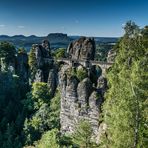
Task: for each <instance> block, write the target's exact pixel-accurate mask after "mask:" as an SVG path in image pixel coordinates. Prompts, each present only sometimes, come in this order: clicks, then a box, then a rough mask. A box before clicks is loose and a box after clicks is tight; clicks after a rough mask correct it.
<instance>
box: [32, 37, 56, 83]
mask: <svg viewBox="0 0 148 148" xmlns="http://www.w3.org/2000/svg"><path fill="white" fill-rule="evenodd" d="M32 49H33V51H34V52H35V60H36V69H37V70H36V74H35V79H34V82H47V81H48V75H49V71H50V69H52V68H53V64H54V63H53V58H52V57H51V55H50V43H49V42H48V41H47V40H44V41H43V42H42V44H41V45H39V44H34V45H32Z"/></svg>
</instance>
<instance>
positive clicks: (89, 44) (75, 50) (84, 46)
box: [67, 37, 95, 60]
mask: <svg viewBox="0 0 148 148" xmlns="http://www.w3.org/2000/svg"><path fill="white" fill-rule="evenodd" d="M67 52H68V54H69V57H70V58H72V59H81V60H84V59H87V60H94V56H95V41H94V39H91V38H86V37H81V38H80V39H78V40H76V41H74V42H72V43H71V44H70V45H69V47H68V49H67Z"/></svg>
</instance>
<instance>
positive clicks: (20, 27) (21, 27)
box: [17, 25, 25, 29]
mask: <svg viewBox="0 0 148 148" xmlns="http://www.w3.org/2000/svg"><path fill="white" fill-rule="evenodd" d="M17 27H18V28H19V29H23V28H25V26H22V25H20V26H17Z"/></svg>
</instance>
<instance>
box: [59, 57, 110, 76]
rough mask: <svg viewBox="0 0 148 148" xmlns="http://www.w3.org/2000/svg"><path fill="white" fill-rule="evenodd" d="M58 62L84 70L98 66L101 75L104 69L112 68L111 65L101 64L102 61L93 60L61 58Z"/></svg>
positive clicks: (107, 63)
mask: <svg viewBox="0 0 148 148" xmlns="http://www.w3.org/2000/svg"><path fill="white" fill-rule="evenodd" d="M57 61H58V62H63V63H66V64H68V65H71V66H72V67H75V65H76V64H80V65H82V66H84V67H86V68H88V69H89V68H91V67H92V66H99V67H100V68H101V70H102V75H104V74H105V72H106V69H108V68H109V67H111V66H112V64H113V63H109V62H103V61H93V60H80V59H68V58H61V59H58V60H57Z"/></svg>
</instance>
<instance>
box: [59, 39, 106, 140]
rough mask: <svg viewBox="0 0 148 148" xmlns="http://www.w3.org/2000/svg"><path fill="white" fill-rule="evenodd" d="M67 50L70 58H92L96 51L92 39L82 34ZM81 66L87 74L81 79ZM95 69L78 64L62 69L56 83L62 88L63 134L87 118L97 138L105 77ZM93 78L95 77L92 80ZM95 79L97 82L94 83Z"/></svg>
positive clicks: (61, 120)
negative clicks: (79, 75)
mask: <svg viewBox="0 0 148 148" xmlns="http://www.w3.org/2000/svg"><path fill="white" fill-rule="evenodd" d="M67 51H68V54H69V56H70V57H71V58H72V59H80V60H81V59H87V60H93V59H94V54H95V43H94V40H92V39H90V38H85V37H83V38H80V39H79V40H78V41H75V42H73V43H71V44H70V45H69V47H68V50H67ZM82 68H83V70H85V71H86V72H87V73H89V74H87V75H86V76H85V77H84V78H83V79H82V80H80V79H79V77H78V75H77V71H79V70H80V69H82ZM95 71H96V69H95V67H92V69H89V70H88V69H87V68H86V67H85V66H82V65H80V64H77V65H76V66H75V67H71V66H70V65H66V64H65V65H64V66H63V67H62V68H61V70H60V72H59V85H60V90H61V112H60V123H61V132H62V133H73V132H74V130H75V125H76V124H77V123H78V122H79V121H81V120H85V119H86V120H88V121H89V122H90V123H91V125H92V129H93V136H94V137H95V138H97V135H98V131H99V116H100V110H101V104H102V102H103V95H104V91H105V90H106V79H105V78H103V77H100V78H98V77H97V74H96V73H95ZM95 78H96V80H94V79H95ZM97 78H98V83H97V85H96V82H97ZM95 86H96V87H95Z"/></svg>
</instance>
